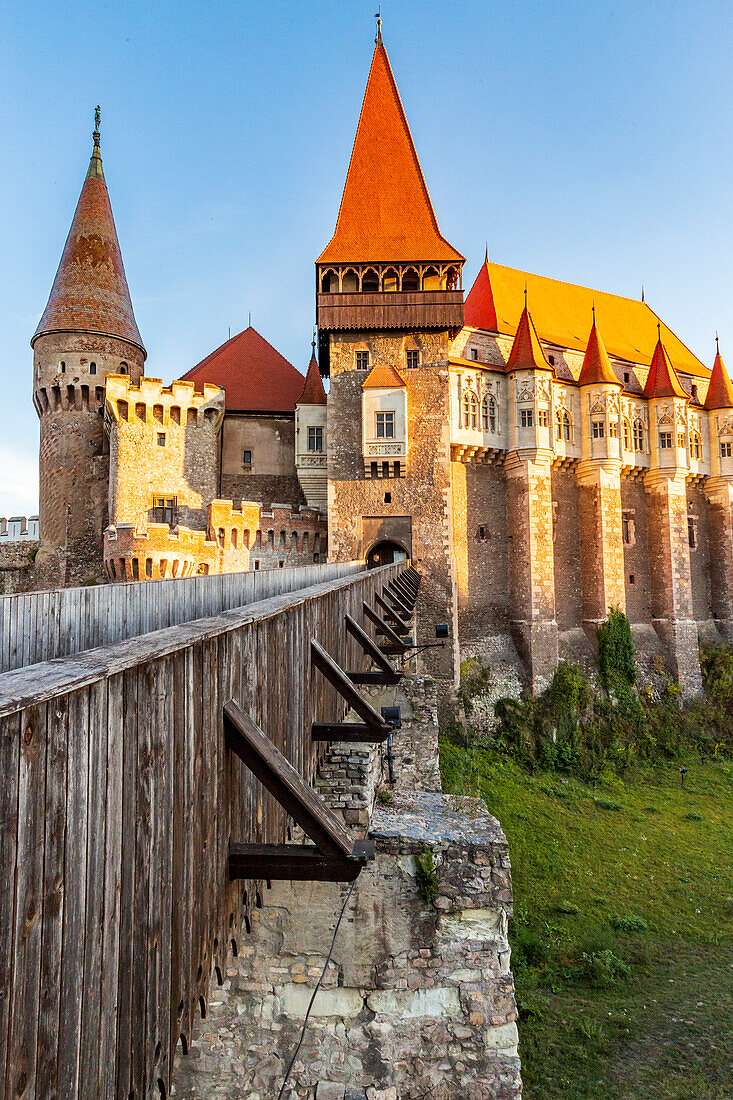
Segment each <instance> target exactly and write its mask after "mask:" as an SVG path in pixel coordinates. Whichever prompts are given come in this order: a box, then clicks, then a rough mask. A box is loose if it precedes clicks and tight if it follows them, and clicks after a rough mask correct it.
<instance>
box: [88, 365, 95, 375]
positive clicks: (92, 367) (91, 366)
mask: <svg viewBox="0 0 733 1100" xmlns="http://www.w3.org/2000/svg"><path fill="white" fill-rule="evenodd" d="M89 373H90V374H96V373H97V364H96V363H90V364H89Z"/></svg>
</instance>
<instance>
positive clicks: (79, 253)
mask: <svg viewBox="0 0 733 1100" xmlns="http://www.w3.org/2000/svg"><path fill="white" fill-rule="evenodd" d="M98 122H99V120H98V118H97V124H98ZM49 332H92V333H98V334H100V335H103V336H119V337H121V338H122V339H123V340H129V341H130V343H132V344H137V346H138V347H139V348H141V349H142V351H143V352H145V347H144V345H143V342H142V339H141V338H140V333H139V331H138V327H137V323H136V321H135V314H134V312H133V309H132V301H131V299H130V291H129V289H128V286H127V279H126V278H125V269H124V267H123V264H122V253H121V251H120V245H119V241H118V240H117V230H116V229H115V222H114V218H113V217H112V207H111V205H110V201H109V195H108V193H107V184H106V182H105V179H104V171H103V169H102V156H101V153H100V149H99V130H98V129H96V130H95V131H94V146H93V149H92V157H91V160H90V162H89V170H88V172H87V175H86V179H85V180H84V186H83V187H82V189H81V195H80V196H79V201H78V203H77V204H76V212H75V214H74V220H73V221H72V223H71V229H70V230H69V235H68V237H67V238H66V244H65V246H64V251H63V255H62V256H61V263H60V264H59V267H58V271H57V272H56V278H55V279H54V281H53V286H52V288H51V294H50V297H49V299H48V304H47V305H46V308H45V310H44V312H43V316H42V317H41V320H40V322H39V324H38V328H37V329H36V331H35V334H34V336H33V340H31V344H32V343H34V341H35V340H37V339H38V337H39V336H41V335H43V334H44V333H49Z"/></svg>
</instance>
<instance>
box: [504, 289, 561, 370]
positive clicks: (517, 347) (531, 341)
mask: <svg viewBox="0 0 733 1100" xmlns="http://www.w3.org/2000/svg"><path fill="white" fill-rule="evenodd" d="M505 369H506V372H507V374H508V373H509V372H510V371H513V370H549V371H551V370H552V367H551V366H550V364H549V363H548V361H547V358H546V356H545V353H544V351H543V350H542V345H541V344H540V342H539V339H538V338H537V330H536V329H535V327H534V323H533V321H532V318H531V317H530V315H529V310H528V309H527V306H526V298H525V306H524V309H523V310H522V316H521V317H520V318H519V324H518V325H517V331H516V334H515V336H514V343H513V344H512V350H511V351H510V352H509V358H508V359H507V362H506V368H505Z"/></svg>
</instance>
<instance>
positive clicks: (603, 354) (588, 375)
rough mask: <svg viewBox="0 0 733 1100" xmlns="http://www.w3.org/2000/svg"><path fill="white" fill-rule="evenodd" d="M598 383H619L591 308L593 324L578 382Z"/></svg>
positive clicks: (583, 384)
mask: <svg viewBox="0 0 733 1100" xmlns="http://www.w3.org/2000/svg"><path fill="white" fill-rule="evenodd" d="M600 383H612V384H613V385H614V386H618V385H620V383H619V380H618V378H617V377H616V374H615V372H614V369H613V367H612V366H611V360H610V359H609V358H608V352H607V351H606V345H605V344H604V343H603V338H602V336H601V334H600V332H599V331H598V326H597V325H596V311H595V308H594V309H593V324H592V326H591V330H590V336H589V337H588V346H587V347H586V349H585V355H584V356H583V366H582V367H581V368H580V378H579V379H578V384H579V385H581V386H597V385H599V384H600Z"/></svg>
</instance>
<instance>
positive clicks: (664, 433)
mask: <svg viewBox="0 0 733 1100" xmlns="http://www.w3.org/2000/svg"><path fill="white" fill-rule="evenodd" d="M644 396H645V397H646V398H647V400H648V402H649V430H650V445H651V446H650V449H651V463H650V466H651V469H654V468H655V467H657V468H660V469H663V470H665V471H669V472H673V471H674V470H675V469H677V468H679V469H685V470H686V469H687V468H688V467H689V458H688V454H689V452H688V444H687V405H688V402H689V398H688V396H687V394H686V393H685V390H684V389H683V387H682V383H681V382H680V380H679V378H678V377H677V371H676V370H675V369H674V367H673V366H672V363H671V361H670V358H669V356H668V354H667V349H666V348H665V346H664V344H663V343H662V335H661V326H657V344H656V347H655V348H654V354H653V356H652V361H651V364H650V366H649V374H648V375H647V379H646V383H645V385H644Z"/></svg>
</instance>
